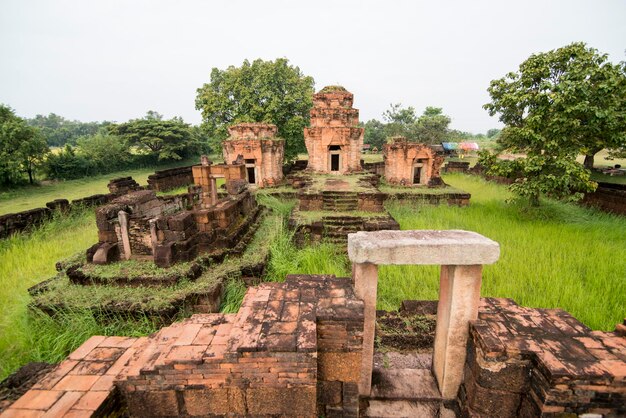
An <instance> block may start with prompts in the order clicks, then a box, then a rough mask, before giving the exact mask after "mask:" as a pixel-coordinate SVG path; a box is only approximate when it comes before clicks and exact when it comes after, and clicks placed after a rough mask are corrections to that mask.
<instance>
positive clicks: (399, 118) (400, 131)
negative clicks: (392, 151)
mask: <svg viewBox="0 0 626 418" xmlns="http://www.w3.org/2000/svg"><path fill="white" fill-rule="evenodd" d="M383 119H384V120H385V122H387V124H386V125H385V131H386V135H387V137H392V136H397V135H401V136H404V137H406V138H408V139H409V140H410V141H415V142H421V143H424V144H438V143H440V142H442V141H445V140H446V139H447V138H448V136H449V134H450V130H449V129H448V126H449V125H450V122H451V119H450V117H449V116H446V115H444V114H443V110H442V109H441V108H440V107H431V106H427V107H426V109H425V110H424V112H423V113H422V114H421V115H420V116H419V117H418V116H417V114H416V113H415V108H414V107H413V106H409V107H406V108H405V107H402V105H401V104H400V103H396V104H392V105H390V106H389V109H388V110H386V111H385V112H384V113H383Z"/></svg>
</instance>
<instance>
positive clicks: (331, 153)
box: [328, 145, 343, 173]
mask: <svg viewBox="0 0 626 418" xmlns="http://www.w3.org/2000/svg"><path fill="white" fill-rule="evenodd" d="M333 147H337V148H334V149H331V148H333ZM342 154H343V150H342V149H341V145H329V146H328V171H329V172H330V173H340V172H341V167H342V163H343V155H342ZM335 155H336V156H337V169H336V170H333V156H335Z"/></svg>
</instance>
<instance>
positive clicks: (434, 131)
mask: <svg viewBox="0 0 626 418" xmlns="http://www.w3.org/2000/svg"><path fill="white" fill-rule="evenodd" d="M451 121H452V120H451V119H450V117H449V116H447V115H444V114H443V109H442V108H440V107H431V106H428V107H426V109H425V110H424V113H422V115H421V116H420V117H419V118H417V121H416V125H417V137H418V139H419V142H423V143H426V144H439V143H441V142H443V141H445V140H446V138H447V137H448V134H449V129H448V126H449V125H450V122H451Z"/></svg>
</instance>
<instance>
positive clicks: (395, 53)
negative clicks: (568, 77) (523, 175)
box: [0, 0, 626, 132]
mask: <svg viewBox="0 0 626 418" xmlns="http://www.w3.org/2000/svg"><path fill="white" fill-rule="evenodd" d="M574 41H584V42H586V43H587V44H588V45H589V46H592V47H594V48H597V49H599V50H600V51H601V52H604V53H608V54H609V56H610V58H611V60H612V61H616V62H617V61H621V60H624V59H625V56H624V50H625V49H626V1H624V0H611V1H608V0H605V1H603V0H595V1H591V0H589V1H580V0H575V1H574V0H559V1H548V0H543V1H541V0H524V1H516V2H507V1H503V0H500V1H486V0H473V1H450V0H448V1H435V0H431V1H428V2H424V1H391V0H387V1H341V0H334V1H319V0H318V1H306V2H305V1H302V2H298V1H279V0H273V1H242V0H235V1H196V0H193V1H192V0H183V1H174V0H170V1H155V0H151V1H147V0H146V1H139V0H127V1H119V0H115V1H111V0H106V1H101V0H97V1H96V0H90V1H84V0H83V1H78V0H74V1H31V0H0V103H5V104H8V105H10V106H12V107H13V108H14V109H15V110H16V111H17V113H18V114H19V115H21V116H24V117H32V116H34V115H35V114H37V113H41V114H48V113H50V112H54V113H57V114H59V115H62V116H64V117H66V118H69V119H79V120H83V121H91V120H104V119H106V120H115V121H125V120H128V119H130V118H136V117H141V116H143V115H144V114H145V112H146V111H147V110H150V109H152V110H156V111H158V112H160V113H163V114H164V115H166V116H167V117H171V116H176V115H179V116H182V117H183V118H184V119H185V120H186V121H188V122H192V123H198V122H199V121H200V113H199V112H198V111H196V110H195V104H194V101H195V95H196V89H197V88H198V87H200V86H201V85H202V84H203V83H205V82H208V81H209V74H210V71H211V68H213V67H218V68H221V69H224V68H226V67H227V66H229V65H236V66H239V65H240V64H241V62H242V61H243V60H244V59H246V58H248V59H250V60H253V59H255V58H263V59H274V58H276V57H286V58H289V60H290V62H291V63H292V64H293V65H298V66H299V67H300V68H301V69H302V71H303V72H304V73H305V74H307V75H311V76H313V78H314V79H315V81H316V89H320V88H322V87H323V86H325V85H327V84H341V85H343V86H345V87H346V88H347V89H348V90H350V91H351V92H353V93H354V95H355V107H358V108H359V109H361V120H367V119H370V118H378V119H380V118H381V113H382V112H383V111H384V110H385V109H387V108H388V106H389V104H390V103H392V102H394V103H395V102H401V103H402V104H404V105H412V106H414V107H415V108H416V109H417V111H418V112H419V113H421V111H422V110H423V109H424V107H425V106H429V105H432V106H438V107H443V109H444V112H445V113H446V114H448V115H450V116H451V117H452V120H453V122H452V127H453V128H456V129H460V130H465V131H471V132H484V131H486V130H487V129H489V128H492V127H496V126H498V125H499V124H498V122H497V120H496V118H491V117H489V115H488V114H487V112H486V111H485V110H483V109H482V105H483V104H484V103H486V102H487V101H488V94H487V92H486V89H487V87H488V85H489V81H490V80H492V79H494V78H499V77H502V76H503V75H504V74H506V73H507V72H509V71H514V70H516V69H517V67H518V65H519V64H520V63H521V62H522V61H523V60H524V59H525V58H527V57H528V56H529V55H530V54H531V53H534V52H540V51H547V50H549V49H553V48H558V47H560V46H563V45H566V44H568V43H570V42H574Z"/></svg>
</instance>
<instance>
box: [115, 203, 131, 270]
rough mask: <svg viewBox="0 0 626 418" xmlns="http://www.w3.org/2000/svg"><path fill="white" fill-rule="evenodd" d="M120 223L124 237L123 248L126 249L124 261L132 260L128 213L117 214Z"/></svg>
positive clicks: (120, 212)
mask: <svg viewBox="0 0 626 418" xmlns="http://www.w3.org/2000/svg"><path fill="white" fill-rule="evenodd" d="M117 219H118V221H119V223H120V234H121V235H122V246H123V247H124V260H130V256H131V250H130V239H129V238H128V213H126V212H124V211H123V210H121V211H119V212H118V214H117Z"/></svg>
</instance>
